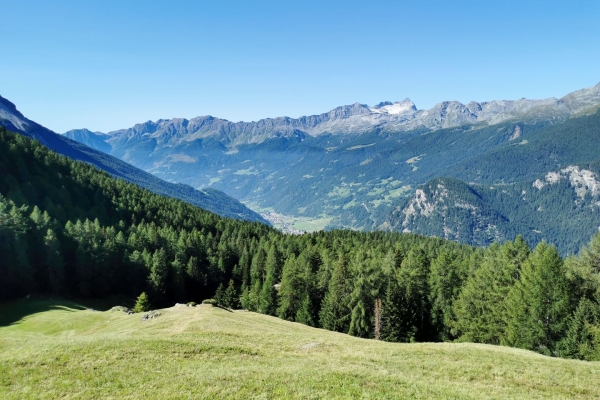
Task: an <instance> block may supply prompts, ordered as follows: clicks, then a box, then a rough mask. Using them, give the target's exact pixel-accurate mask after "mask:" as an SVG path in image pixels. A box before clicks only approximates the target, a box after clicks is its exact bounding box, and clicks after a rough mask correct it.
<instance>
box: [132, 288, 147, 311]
mask: <svg viewBox="0 0 600 400" xmlns="http://www.w3.org/2000/svg"><path fill="white" fill-rule="evenodd" d="M150 309H151V305H150V300H149V299H148V296H147V295H146V292H142V294H140V295H139V296H138V298H137V300H136V302H135V306H134V307H133V312H136V313H139V312H146V311H150Z"/></svg>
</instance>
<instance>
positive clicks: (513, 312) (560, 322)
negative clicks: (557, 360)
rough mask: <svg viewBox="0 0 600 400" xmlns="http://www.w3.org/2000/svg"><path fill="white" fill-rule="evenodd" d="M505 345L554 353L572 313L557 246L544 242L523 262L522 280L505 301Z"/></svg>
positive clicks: (564, 273) (516, 284)
mask: <svg viewBox="0 0 600 400" xmlns="http://www.w3.org/2000/svg"><path fill="white" fill-rule="evenodd" d="M506 303H507V305H508V309H507V315H506V317H507V327H506V336H505V337H504V340H503V342H504V343H505V344H508V345H509V346H515V347H521V348H524V349H529V350H539V351H541V352H545V351H546V350H547V351H549V352H554V351H555V348H556V344H557V343H558V342H559V340H560V339H561V338H562V337H563V336H564V334H565V331H566V329H567V319H568V317H569V315H570V313H571V311H572V304H571V298H570V295H569V286H568V282H567V277H566V271H565V268H564V264H563V260H562V259H561V258H560V255H559V254H558V251H557V250H556V248H555V247H554V246H549V245H547V244H546V243H544V242H542V243H540V244H538V246H537V247H536V248H535V250H534V251H533V252H532V253H531V255H530V257H529V258H528V259H527V261H525V262H524V263H523V267H522V269H521V271H520V279H519V280H518V281H517V282H516V283H515V285H514V286H513V287H512V288H511V290H510V291H509V293H508V297H507V299H506Z"/></svg>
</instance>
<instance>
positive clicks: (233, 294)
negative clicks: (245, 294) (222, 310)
mask: <svg viewBox="0 0 600 400" xmlns="http://www.w3.org/2000/svg"><path fill="white" fill-rule="evenodd" d="M224 298H225V300H224V302H225V306H226V307H227V308H231V309H234V310H237V309H238V308H239V303H240V299H239V297H238V294H237V290H236V289H235V283H234V282H233V279H230V280H229V285H228V286H227V289H225V293H224Z"/></svg>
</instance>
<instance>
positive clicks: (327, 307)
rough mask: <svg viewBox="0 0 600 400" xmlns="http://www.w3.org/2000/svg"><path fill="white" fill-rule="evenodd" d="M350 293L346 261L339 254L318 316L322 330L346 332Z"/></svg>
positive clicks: (348, 322) (348, 319)
mask: <svg viewBox="0 0 600 400" xmlns="http://www.w3.org/2000/svg"><path fill="white" fill-rule="evenodd" d="M351 291H352V286H351V277H350V273H349V271H348V260H347V259H346V257H345V256H344V255H343V254H340V255H339V257H338V261H337V262H336V264H335V267H334V268H333V272H332V275H331V280H330V281H329V285H328V289H327V293H326V294H325V298H324V299H323V305H322V307H321V312H320V315H319V318H320V324H321V326H322V327H323V328H325V329H329V330H332V331H337V332H344V333H346V332H348V329H349V327H350V313H351V309H350V293H351Z"/></svg>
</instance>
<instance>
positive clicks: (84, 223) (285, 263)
mask: <svg viewBox="0 0 600 400" xmlns="http://www.w3.org/2000/svg"><path fill="white" fill-rule="evenodd" d="M0 172H1V174H0V194H1V197H0V254H1V255H2V257H0V276H2V279H1V280H0V300H3V301H6V300H11V299H16V298H19V297H22V296H25V295H27V294H29V293H34V292H35V293H41V294H48V295H58V296H66V297H78V298H85V297H105V296H110V295H115V294H118V295H125V296H129V297H131V298H132V299H135V298H136V297H138V296H140V294H141V293H144V294H145V295H144V296H143V297H144V298H145V300H144V301H146V302H149V303H150V304H151V305H152V307H163V306H168V305H171V304H173V303H174V302H186V301H198V302H199V301H201V300H204V299H207V298H213V297H214V298H215V299H216V301H217V302H219V303H220V304H221V305H222V306H226V307H230V308H245V309H248V310H251V311H255V312H260V313H264V314H269V315H274V316H278V317H280V318H283V319H286V320H290V321H296V322H300V323H303V324H306V325H310V326H315V327H321V328H325V329H329V330H334V331H338V332H343V333H348V334H351V335H354V336H359V337H365V338H376V339H380V340H386V341H393V342H414V341H469V342H477V343H490V344H498V345H506V346H514V347H520V348H524V349H530V350H534V351H538V352H540V353H543V354H547V355H553V356H561V357H571V358H580V359H586V360H597V359H600V320H599V319H600V306H599V303H600V274H599V267H600V236H596V237H594V238H593V239H592V240H591V242H590V244H589V245H588V246H587V247H584V248H583V249H582V250H581V251H580V253H579V255H578V256H577V257H568V258H566V259H565V258H563V257H561V255H560V253H559V252H558V251H557V249H556V248H555V247H554V246H552V245H550V244H547V243H545V242H541V243H539V244H538V245H537V246H535V248H530V246H529V245H528V244H527V243H526V242H525V241H524V240H523V238H522V237H520V236H518V237H517V238H516V239H515V240H514V241H509V242H506V243H504V244H498V243H495V244H493V245H491V246H489V247H487V248H479V247H472V246H466V245H461V244H458V243H455V242H451V241H445V240H442V239H439V238H430V237H423V236H418V235H413V234H400V233H384V232H369V233H365V232H355V231H343V230H340V231H330V232H317V233H312V234H304V235H285V234H282V233H280V232H277V231H276V230H274V229H272V228H270V227H268V226H266V225H262V224H259V223H250V222H244V221H237V220H232V219H226V218H221V217H219V216H216V215H214V214H211V213H209V212H206V211H204V210H201V209H199V208H196V207H194V206H191V205H189V204H187V203H184V202H182V201H179V200H175V199H171V198H166V197H162V196H158V195H155V194H153V193H151V192H149V191H147V190H144V189H141V188H139V187H137V186H135V185H132V184H128V183H126V182H124V181H122V180H119V179H115V178H113V177H111V176H110V175H108V174H106V173H105V172H102V171H100V170H98V169H96V168H94V167H92V166H90V165H88V164H85V163H81V162H74V161H72V160H70V159H68V158H66V157H64V156H60V155H58V154H56V153H54V152H52V151H49V150H48V149H46V148H45V147H44V146H42V145H41V144H40V143H39V142H36V141H32V140H30V139H28V138H25V137H23V136H20V135H16V134H13V133H10V132H8V131H6V130H4V129H0Z"/></svg>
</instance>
